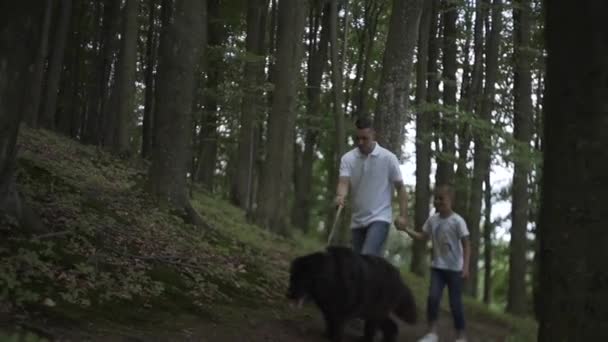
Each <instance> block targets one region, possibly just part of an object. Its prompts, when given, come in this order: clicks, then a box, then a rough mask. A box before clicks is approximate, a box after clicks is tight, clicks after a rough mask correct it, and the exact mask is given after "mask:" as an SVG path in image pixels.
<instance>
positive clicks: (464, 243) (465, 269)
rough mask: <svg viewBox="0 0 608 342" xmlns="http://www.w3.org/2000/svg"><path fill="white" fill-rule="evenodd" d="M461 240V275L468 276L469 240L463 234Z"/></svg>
mask: <svg viewBox="0 0 608 342" xmlns="http://www.w3.org/2000/svg"><path fill="white" fill-rule="evenodd" d="M461 241H462V251H463V254H464V255H463V264H462V277H463V278H467V277H468V276H469V260H470V259H471V242H470V241H469V237H468V236H464V237H462V239H461Z"/></svg>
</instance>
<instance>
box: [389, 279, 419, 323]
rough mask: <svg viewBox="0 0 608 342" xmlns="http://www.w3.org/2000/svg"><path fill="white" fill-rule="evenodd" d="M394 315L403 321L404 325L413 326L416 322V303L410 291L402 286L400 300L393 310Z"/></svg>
mask: <svg viewBox="0 0 608 342" xmlns="http://www.w3.org/2000/svg"><path fill="white" fill-rule="evenodd" d="M394 313H395V315H397V317H399V318H400V319H401V320H403V321H404V322H405V323H409V324H415V323H416V321H417V320H418V312H417V311H416V301H415V300H414V296H413V295H412V291H411V290H410V289H409V288H407V286H403V290H402V291H401V298H400V299H399V302H398V303H397V306H396V307H395V310H394Z"/></svg>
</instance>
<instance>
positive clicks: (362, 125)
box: [355, 117, 374, 129]
mask: <svg viewBox="0 0 608 342" xmlns="http://www.w3.org/2000/svg"><path fill="white" fill-rule="evenodd" d="M355 127H357V129H366V128H371V129H373V128H374V126H373V125H372V120H370V119H369V118H367V117H361V118H358V119H357V121H355Z"/></svg>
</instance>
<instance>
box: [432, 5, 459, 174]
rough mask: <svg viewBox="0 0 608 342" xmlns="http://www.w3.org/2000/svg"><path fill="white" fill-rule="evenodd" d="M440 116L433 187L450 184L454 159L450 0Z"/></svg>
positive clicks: (454, 66) (445, 11) (453, 53)
mask: <svg viewBox="0 0 608 342" xmlns="http://www.w3.org/2000/svg"><path fill="white" fill-rule="evenodd" d="M442 7H443V108H444V109H443V113H442V116H441V121H440V127H441V158H439V160H438V162H437V175H436V183H437V184H452V183H453V182H454V161H455V160H456V153H455V152H456V146H455V141H454V136H455V134H456V113H457V110H458V109H457V102H456V92H457V88H458V87H457V84H456V70H457V68H458V66H457V60H456V57H457V56H456V55H457V52H458V48H457V45H456V38H457V33H458V32H457V30H456V21H457V19H458V7H457V6H456V3H455V2H454V0H443V1H442Z"/></svg>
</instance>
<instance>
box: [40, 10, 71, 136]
mask: <svg viewBox="0 0 608 342" xmlns="http://www.w3.org/2000/svg"><path fill="white" fill-rule="evenodd" d="M59 6H60V15H59V20H58V24H57V25H58V26H57V30H56V32H55V37H54V39H53V45H52V48H51V51H52V54H51V58H50V60H49V69H48V78H47V82H46V89H45V92H46V95H45V98H44V102H43V105H42V107H41V108H40V109H41V110H42V114H41V118H40V121H41V124H42V125H43V126H44V127H45V128H48V129H54V128H55V114H56V111H57V95H58V89H59V83H60V81H61V70H62V68H63V55H64V52H65V45H66V42H67V38H68V34H69V32H68V28H69V27H70V17H71V13H72V0H65V1H61V2H60V4H59Z"/></svg>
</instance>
